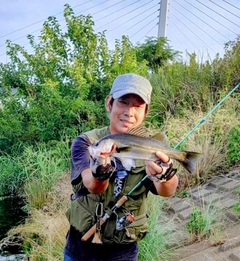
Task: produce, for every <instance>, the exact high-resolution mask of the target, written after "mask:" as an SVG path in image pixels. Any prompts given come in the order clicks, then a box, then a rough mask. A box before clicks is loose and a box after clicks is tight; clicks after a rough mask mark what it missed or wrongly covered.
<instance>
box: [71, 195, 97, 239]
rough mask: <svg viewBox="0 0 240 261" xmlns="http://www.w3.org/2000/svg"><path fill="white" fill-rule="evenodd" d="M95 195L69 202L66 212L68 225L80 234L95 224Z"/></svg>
mask: <svg viewBox="0 0 240 261" xmlns="http://www.w3.org/2000/svg"><path fill="white" fill-rule="evenodd" d="M97 202H98V201H97V199H96V195H88V196H83V197H80V198H78V199H76V200H73V201H72V202H71V205H70V208H69V209H68V210H67V212H66V216H67V218H68V221H69V223H70V224H71V225H72V226H73V227H75V228H76V229H77V230H78V231H79V232H81V233H82V234H84V233H86V232H87V231H88V230H89V229H90V228H91V227H92V226H93V225H94V224H96V216H95V212H96V204H97Z"/></svg>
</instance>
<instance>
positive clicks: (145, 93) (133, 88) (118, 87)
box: [110, 73, 152, 104]
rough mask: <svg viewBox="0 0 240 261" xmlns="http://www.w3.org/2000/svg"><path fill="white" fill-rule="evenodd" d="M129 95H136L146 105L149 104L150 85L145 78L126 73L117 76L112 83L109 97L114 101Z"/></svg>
mask: <svg viewBox="0 0 240 261" xmlns="http://www.w3.org/2000/svg"><path fill="white" fill-rule="evenodd" d="M130 93H134V94H137V95H138V96H140V97H141V98H142V99H143V100H144V101H145V103H146V104H150V101H151V93H152V85H151V84H150V82H149V81H148V80H147V79H146V78H144V77H142V76H139V75H137V74H132V73H127V74H122V75H119V76H118V77H117V78H116V79H115V80H114V82H113V85H112V89H111V91H110V95H112V96H113V98H114V99H118V98H120V97H122V96H123V95H126V94H130Z"/></svg>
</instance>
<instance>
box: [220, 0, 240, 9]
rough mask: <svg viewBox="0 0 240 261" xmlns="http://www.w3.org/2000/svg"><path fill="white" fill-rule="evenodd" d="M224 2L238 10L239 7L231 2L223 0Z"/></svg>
mask: <svg viewBox="0 0 240 261" xmlns="http://www.w3.org/2000/svg"><path fill="white" fill-rule="evenodd" d="M223 1H224V2H225V3H227V4H229V5H231V6H233V7H234V8H236V9H238V10H240V8H238V7H236V6H235V5H233V4H231V3H229V2H228V1H225V0H223Z"/></svg>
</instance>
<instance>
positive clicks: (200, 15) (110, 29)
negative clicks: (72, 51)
mask: <svg viewBox="0 0 240 261" xmlns="http://www.w3.org/2000/svg"><path fill="white" fill-rule="evenodd" d="M159 2H160V1H159V0H152V1H150V0H140V1H136V0H127V1H126V0H125V1H124V0H122V1H120V0H111V1H110V0H109V1H106V0H92V1H91V0H1V9H0V62H3V63H6V62H7V61H8V58H7V56H6V46H5V42H6V40H7V39H9V40H11V41H12V42H13V43H17V44H20V45H21V46H24V47H25V48H26V49H28V48H29V46H30V45H29V42H28V40H27V38H26V36H27V35H28V34H31V35H34V36H36V37H37V36H39V35H40V30H41V28H42V25H43V22H44V21H46V20H47V17H49V16H55V17H56V18H57V20H58V21H59V23H60V24H61V25H62V28H63V29H64V27H65V28H66V26H65V22H64V18H63V10H64V4H66V3H68V4H69V5H70V6H71V7H72V8H73V10H74V13H75V14H76V15H80V14H83V15H87V14H91V15H92V16H93V20H94V21H95V30H96V32H99V31H103V30H107V31H106V35H107V39H108V42H109V46H110V47H112V46H113V45H114V41H115V39H119V38H121V35H123V34H125V35H128V36H129V38H130V40H131V42H132V43H133V44H136V43H137V42H143V41H144V40H145V39H146V36H148V37H151V36H153V37H157V35H158V26H157V22H158V18H157V16H158V15H159V10H158V9H159V8H160V4H159ZM168 2H169V5H168V10H169V11H168V24H167V31H166V36H167V38H168V39H169V44H170V46H172V47H173V49H175V50H179V51H182V52H183V53H186V51H188V52H190V53H191V52H196V53H197V54H198V55H199V57H203V56H204V57H205V59H206V58H208V57H210V58H214V57H215V55H216V53H220V54H223V46H224V44H225V43H226V42H228V41H230V40H236V38H237V35H239V34H240V27H239V25H240V0H228V1H225V0H213V1H212V0H168ZM200 59H201V58H200Z"/></svg>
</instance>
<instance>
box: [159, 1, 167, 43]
mask: <svg viewBox="0 0 240 261" xmlns="http://www.w3.org/2000/svg"><path fill="white" fill-rule="evenodd" d="M167 14H168V0H161V3H160V11H159V22H158V38H160V37H166V30H167Z"/></svg>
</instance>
